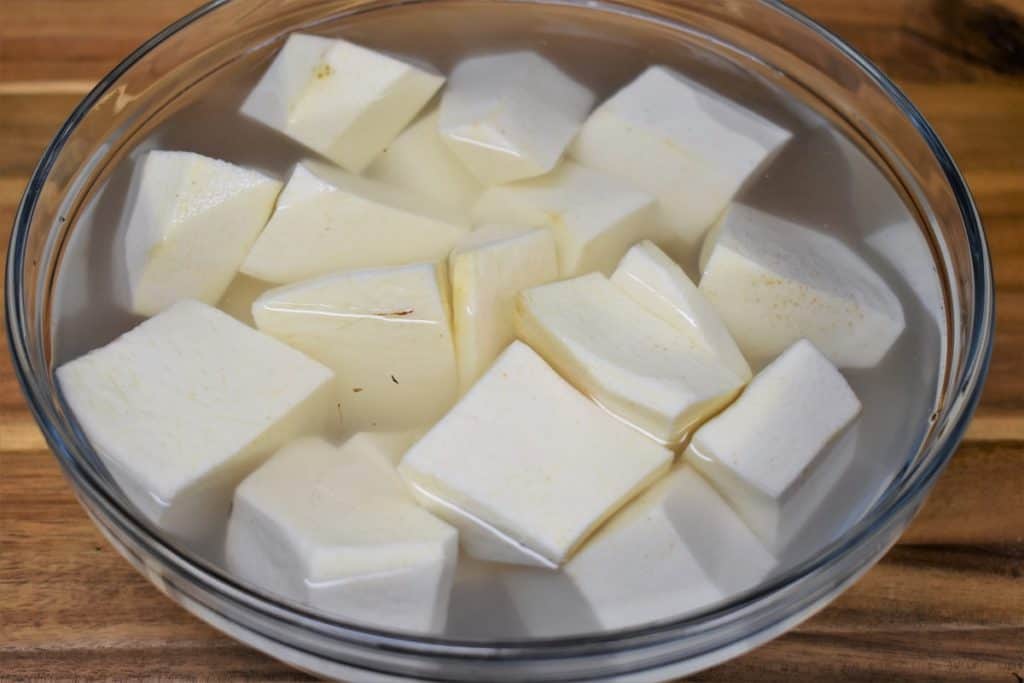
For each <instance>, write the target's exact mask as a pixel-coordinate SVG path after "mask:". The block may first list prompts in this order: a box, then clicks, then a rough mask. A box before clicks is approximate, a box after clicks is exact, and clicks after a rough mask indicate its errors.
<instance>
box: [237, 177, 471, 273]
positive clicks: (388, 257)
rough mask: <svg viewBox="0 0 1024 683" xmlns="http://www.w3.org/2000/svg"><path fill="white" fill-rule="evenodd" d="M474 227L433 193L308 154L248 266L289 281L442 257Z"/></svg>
mask: <svg viewBox="0 0 1024 683" xmlns="http://www.w3.org/2000/svg"><path fill="white" fill-rule="evenodd" d="M468 231H469V223H468V220H467V219H466V217H465V216H463V215H461V214H459V213H458V212H453V211H451V210H449V209H446V208H445V207H443V206H439V205H437V204H436V203H434V202H432V201H431V200H430V199H429V198H424V197H421V196H419V195H417V194H415V193H412V192H409V191H407V190H402V189H400V188H397V187H392V186H390V185H387V184H385V183H380V182H377V181H375V180H370V179H367V178H363V177H360V176H355V175H352V174H350V173H345V172H344V171H342V170H340V169H337V168H333V167H331V166H329V165H327V164H323V163H319V162H315V161H305V162H303V163H300V164H298V165H296V167H295V169H294V170H293V171H292V175H291V177H290V178H289V179H288V183H287V184H286V185H285V187H284V190H283V191H282V192H281V196H280V198H279V199H278V201H277V207H276V208H275V209H274V213H273V215H272V216H271V217H270V221H269V223H267V226H266V228H265V229H264V230H263V233H262V234H260V237H259V239H257V240H256V242H255V244H253V245H252V249H251V250H250V251H249V254H248V256H246V258H245V261H244V263H243V264H242V268H241V270H242V272H243V273H245V274H246V275H249V276H250V277H254V278H256V279H258V280H264V281H266V282H272V283H276V284H288V283H291V282H298V281H299V280H305V279H307V278H311V277H315V276H317V275H324V274H326V273H330V272H333V271H336V270H345V269H353V268H376V267H380V266H400V265H408V264H410V263H418V262H422V261H437V260H440V259H444V258H447V256H448V252H450V251H451V249H452V247H453V246H455V243H456V242H457V241H458V240H459V238H460V237H461V236H462V235H464V234H465V233H466V232H468Z"/></svg>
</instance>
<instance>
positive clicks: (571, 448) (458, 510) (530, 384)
mask: <svg viewBox="0 0 1024 683" xmlns="http://www.w3.org/2000/svg"><path fill="white" fill-rule="evenodd" d="M672 457H673V455H672V452H671V451H669V450H668V449H666V448H663V447H662V446H659V445H658V444H656V443H654V442H653V441H651V440H650V439H648V438H647V437H645V436H643V435H642V434H640V433H639V432H637V431H635V430H633V429H631V428H629V427H628V426H626V425H624V424H622V423H621V422H620V421H618V420H616V419H615V418H614V417H612V416H611V415H609V414H607V413H606V412H604V411H603V410H601V408H599V407H598V406H596V405H594V403H593V402H591V401H590V400H588V399H587V398H586V397H585V396H583V395H582V394H580V393H579V392H577V391H576V390H575V389H574V388H572V386H570V385H569V384H568V383H567V382H566V381H565V380H564V379H562V378H561V377H559V376H558V373H556V372H555V371H554V370H552V369H551V367H550V366H549V365H548V364H547V363H545V362H544V360H543V359H541V358H540V356H538V355H537V354H536V353H535V352H534V351H533V350H532V349H531V348H530V347H528V346H527V345H526V344H524V343H522V342H520V341H516V342H513V343H512V344H511V345H510V346H509V347H508V348H507V349H506V350H505V351H504V353H502V354H501V355H500V356H499V357H498V359H497V360H496V361H495V363H494V365H493V366H492V367H491V369H490V370H488V371H487V373H486V374H484V376H483V377H482V378H481V379H480V381H479V382H477V383H476V384H475V385H473V387H472V388H471V389H470V390H469V392H468V393H467V394H466V395H465V396H463V397H462V399H461V400H460V401H459V402H458V403H457V404H456V405H455V407H454V408H452V409H451V411H449V412H448V414H447V415H445V416H444V417H443V418H441V420H440V421H439V422H438V423H437V424H436V425H435V426H434V427H433V428H432V429H431V430H430V431H429V432H427V435H426V436H424V437H423V438H422V439H421V440H420V441H419V442H417V443H416V445H415V446H413V447H412V448H411V449H410V450H409V452H408V453H406V454H405V458H404V459H403V460H402V463H401V464H400V465H399V472H400V473H401V474H402V476H403V477H405V479H406V481H408V483H409V484H410V486H411V487H412V490H413V491H414V494H415V495H416V497H417V499H418V500H419V501H420V503H421V504H423V505H424V506H425V507H426V508H427V509H428V510H430V511H432V512H434V514H436V515H438V516H439V517H442V518H444V519H446V520H448V521H449V522H451V523H452V524H454V525H455V526H456V527H458V528H459V532H460V534H461V538H462V544H463V548H464V549H465V550H466V551H467V552H468V553H469V554H470V555H472V556H474V557H477V558H480V559H485V560H493V561H501V562H513V563H519V564H532V565H538V566H549V567H556V566H558V565H560V564H561V563H563V562H565V560H566V559H568V558H569V556H571V555H572V553H573V551H574V550H575V549H576V548H577V547H578V546H579V545H580V544H581V543H582V542H583V541H584V540H585V539H586V538H587V536H588V535H589V534H590V533H591V532H592V531H594V530H595V529H596V528H597V527H598V526H599V525H600V524H601V523H602V522H603V521H604V520H605V519H607V518H608V517H609V516H610V515H612V514H613V513H614V512H615V511H616V510H617V509H618V508H619V507H621V506H622V505H623V504H625V503H626V502H627V501H629V500H630V499H631V498H632V497H633V496H635V495H636V494H637V493H639V492H640V491H642V490H643V489H644V488H646V487H647V486H648V485H649V484H650V483H651V482H653V481H654V480H655V479H656V478H657V477H659V476H660V475H661V474H663V473H664V472H665V471H666V470H667V469H668V467H669V465H670V463H671V462H672Z"/></svg>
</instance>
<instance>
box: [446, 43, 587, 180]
mask: <svg viewBox="0 0 1024 683" xmlns="http://www.w3.org/2000/svg"><path fill="white" fill-rule="evenodd" d="M593 103H594V95H593V94H592V93H591V92H590V91H589V90H588V89H587V88H585V87H583V86H582V85H580V84H579V83H577V82H576V81H574V80H573V79H572V78H570V77H569V76H567V75H566V74H565V73H563V72H562V71H561V70H560V69H559V68H558V67H556V66H555V65H554V64H552V63H551V62H549V61H547V60H546V59H544V58H543V57H541V56H540V55H538V54H536V53H534V52H509V53H504V54H493V55H484V56H480V57H472V58H470V59H466V60H463V61H462V62H459V64H458V65H456V67H455V69H454V70H453V71H452V74H451V77H450V78H449V80H448V87H447V88H446V89H445V91H444V94H443V95H442V97H441V118H440V126H441V133H442V134H443V135H444V138H445V141H446V142H447V143H448V145H449V146H450V147H451V149H452V151H453V152H455V154H456V155H457V156H458V157H459V158H460V159H461V160H462V162H463V163H464V164H465V165H466V167H467V168H468V169H469V170H470V171H471V172H472V173H473V174H474V175H475V176H476V177H477V178H478V179H480V181H481V182H483V183H484V184H485V185H495V184H497V183H507V182H509V181H512V180H519V179H521V178H530V177H532V176H538V175H541V174H543V173H547V172H548V171H550V170H551V169H553V168H554V167H555V165H556V164H557V163H558V160H559V159H561V158H562V153H563V152H564V151H565V148H566V147H567V146H568V144H569V142H570V141H571V140H572V138H573V136H574V135H575V134H576V131H577V130H578V129H579V127H580V124H581V123H583V119H584V118H586V116H587V112H589V111H590V107H591V106H592V105H593Z"/></svg>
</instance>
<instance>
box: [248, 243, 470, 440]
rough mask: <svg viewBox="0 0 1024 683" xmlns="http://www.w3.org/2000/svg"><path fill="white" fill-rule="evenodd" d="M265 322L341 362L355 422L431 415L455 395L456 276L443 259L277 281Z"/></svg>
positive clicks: (277, 333)
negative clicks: (451, 292) (452, 278)
mask: <svg viewBox="0 0 1024 683" xmlns="http://www.w3.org/2000/svg"><path fill="white" fill-rule="evenodd" d="M253 317H254V318H255V319H256V326H257V327H258V328H259V329H260V330H262V331H263V332H266V333H267V334H269V335H271V336H273V337H276V338H277V339H280V340H281V341H283V342H285V343H286V344H289V345H290V346H293V347H295V348H297V349H299V350H300V351H302V352H304V353H307V354H309V355H310V356H311V357H312V358H315V359H317V360H318V361H320V362H322V363H323V364H324V365H326V366H327V367H329V368H331V369H332V370H334V372H335V373H336V374H337V377H338V409H339V410H340V411H341V415H342V425H343V426H344V428H345V430H346V431H353V430H378V429H379V430H401V429H406V428H413V427H419V426H423V425H426V424H427V423H429V422H431V421H433V420H436V419H437V418H438V417H440V416H441V415H443V414H444V412H445V411H446V410H448V408H449V407H451V405H452V403H453V402H454V400H455V397H456V395H457V392H458V377H457V373H456V368H455V350H454V347H453V344H452V333H451V318H450V315H449V300H448V283H447V281H446V278H445V273H444V269H443V267H442V266H440V265H439V264H436V263H421V264H416V265H411V266H398V267H393V268H380V269H371V270H356V271H346V272H341V273H334V274H331V275H325V276H323V277H319V278H316V279H313V280H307V281H305V282H299V283H296V284H294V285H288V286H285V287H279V288H277V289H272V290H270V291H269V292H267V293H266V294H264V295H263V296H261V297H260V298H259V299H257V300H256V303H254V304H253Z"/></svg>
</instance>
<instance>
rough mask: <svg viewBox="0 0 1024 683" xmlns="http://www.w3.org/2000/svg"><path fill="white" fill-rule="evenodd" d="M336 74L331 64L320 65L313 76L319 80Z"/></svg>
mask: <svg viewBox="0 0 1024 683" xmlns="http://www.w3.org/2000/svg"><path fill="white" fill-rule="evenodd" d="M333 74H334V67H332V66H331V65H330V64H320V65H318V66H317V67H316V69H314V70H313V76H315V77H316V78H319V79H323V78H330V77H331V76H332V75H333Z"/></svg>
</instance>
